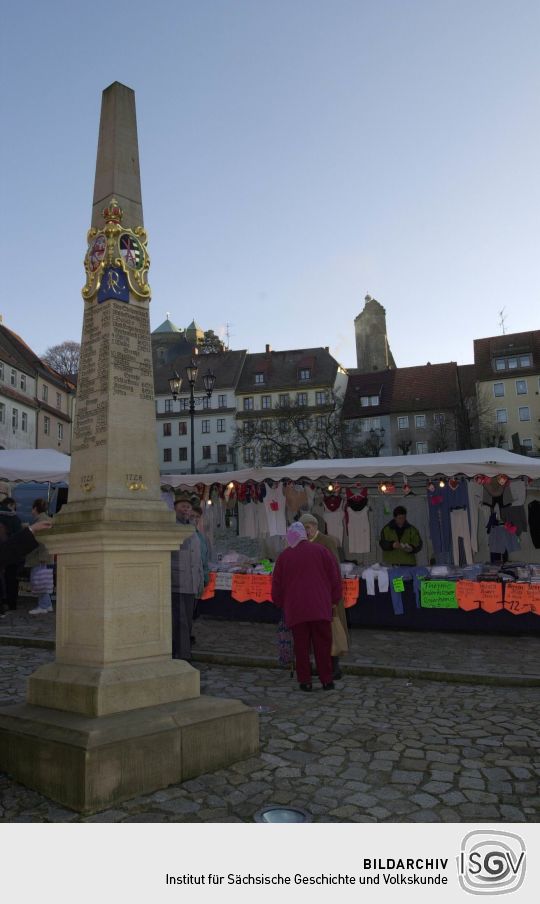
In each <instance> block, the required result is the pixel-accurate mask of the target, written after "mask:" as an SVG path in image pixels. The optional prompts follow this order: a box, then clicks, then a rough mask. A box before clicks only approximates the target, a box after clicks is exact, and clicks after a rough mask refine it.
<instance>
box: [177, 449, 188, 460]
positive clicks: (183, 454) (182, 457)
mask: <svg viewBox="0 0 540 904" xmlns="http://www.w3.org/2000/svg"><path fill="white" fill-rule="evenodd" d="M178 461H187V446H179V447H178Z"/></svg>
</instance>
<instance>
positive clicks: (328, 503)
mask: <svg viewBox="0 0 540 904" xmlns="http://www.w3.org/2000/svg"><path fill="white" fill-rule="evenodd" d="M323 503H324V523H325V524H326V532H327V533H328V534H330V536H331V537H334V539H335V540H337V542H338V546H343V515H344V503H343V499H342V498H341V496H338V495H336V494H333V495H331V496H325V497H324V500H323Z"/></svg>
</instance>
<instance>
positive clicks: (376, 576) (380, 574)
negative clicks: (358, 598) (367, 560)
mask: <svg viewBox="0 0 540 904" xmlns="http://www.w3.org/2000/svg"><path fill="white" fill-rule="evenodd" d="M362 577H363V579H364V581H365V582H366V589H367V595H368V596H375V581H377V586H378V588H379V593H388V586H389V585H388V568H385V566H384V565H378V564H377V563H375V565H370V567H369V568H364V570H363V572H362Z"/></svg>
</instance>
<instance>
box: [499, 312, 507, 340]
mask: <svg viewBox="0 0 540 904" xmlns="http://www.w3.org/2000/svg"><path fill="white" fill-rule="evenodd" d="M504 312H505V308H501V310H500V311H499V325H500V327H501V331H502V334H503V336H504V335H505V334H506V330H505V327H504V322H505V320H506V314H505V313H504Z"/></svg>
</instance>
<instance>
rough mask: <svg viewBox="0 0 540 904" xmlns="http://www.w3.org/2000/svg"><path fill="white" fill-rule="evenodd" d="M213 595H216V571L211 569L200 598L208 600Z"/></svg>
mask: <svg viewBox="0 0 540 904" xmlns="http://www.w3.org/2000/svg"><path fill="white" fill-rule="evenodd" d="M215 595H216V572H215V571H211V572H210V580H209V582H208V584H207V585H206V587H205V588H204V590H203V592H202V593H201V599H202V600H209V599H211V598H212V597H213V596H215Z"/></svg>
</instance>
